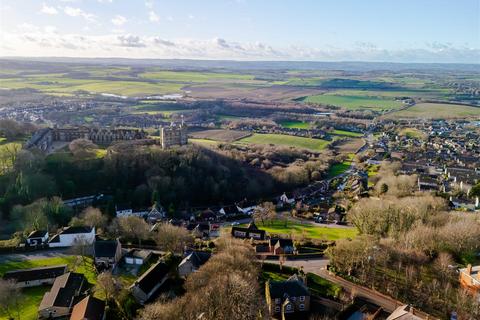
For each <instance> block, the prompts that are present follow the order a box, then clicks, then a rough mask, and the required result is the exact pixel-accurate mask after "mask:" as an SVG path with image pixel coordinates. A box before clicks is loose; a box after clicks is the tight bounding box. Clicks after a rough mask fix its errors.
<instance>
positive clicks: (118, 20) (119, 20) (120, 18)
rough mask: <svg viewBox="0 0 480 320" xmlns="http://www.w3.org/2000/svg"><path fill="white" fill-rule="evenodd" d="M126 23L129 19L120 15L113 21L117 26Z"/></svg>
mask: <svg viewBox="0 0 480 320" xmlns="http://www.w3.org/2000/svg"><path fill="white" fill-rule="evenodd" d="M125 22H127V18H125V17H124V16H121V15H118V14H117V15H116V16H115V17H114V18H113V19H112V23H113V24H114V25H116V26H122V25H124V24H125Z"/></svg>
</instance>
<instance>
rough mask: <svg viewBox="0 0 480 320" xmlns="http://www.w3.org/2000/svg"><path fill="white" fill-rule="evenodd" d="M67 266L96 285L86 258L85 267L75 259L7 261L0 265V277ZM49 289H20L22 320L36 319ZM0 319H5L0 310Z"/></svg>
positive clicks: (89, 259)
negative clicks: (7, 273)
mask: <svg viewBox="0 0 480 320" xmlns="http://www.w3.org/2000/svg"><path fill="white" fill-rule="evenodd" d="M62 264H66V265H68V268H69V270H71V271H74V272H78V273H83V274H84V275H85V277H86V278H87V280H88V282H89V283H91V284H95V283H96V275H95V271H94V270H95V268H94V266H93V259H92V258H88V257H87V258H86V260H85V265H84V264H83V263H80V264H79V263H77V261H76V257H74V256H65V257H54V258H46V259H30V260H23V261H9V262H6V263H2V264H0V276H3V274H5V272H7V271H11V270H17V269H29V268H37V267H46V266H55V265H62ZM49 289H50V287H49V286H40V287H33V288H25V289H22V298H21V300H20V302H19V306H18V309H19V310H20V315H21V318H20V319H22V320H34V319H37V310H38V306H39V305H40V302H41V301H42V298H43V295H44V294H45V292H46V291H48V290H49ZM0 319H7V316H6V314H5V313H3V311H2V310H0Z"/></svg>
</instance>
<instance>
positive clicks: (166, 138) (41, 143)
mask: <svg viewBox="0 0 480 320" xmlns="http://www.w3.org/2000/svg"><path fill="white" fill-rule="evenodd" d="M146 138H147V133H146V132H145V131H143V130H139V129H110V128H90V127H72V128H58V127H54V128H44V129H41V130H39V131H37V132H36V133H34V134H33V136H32V137H31V138H30V140H29V141H27V143H26V144H25V148H27V149H29V148H37V149H40V150H43V151H47V152H48V151H51V150H52V145H53V143H54V142H57V141H59V142H70V141H73V140H75V139H88V140H91V141H92V142H93V143H95V144H100V145H109V144H111V143H112V142H116V141H128V140H141V139H146ZM187 143H188V138H187V128H186V126H185V125H184V124H183V123H182V124H181V125H173V124H172V125H170V126H168V127H161V128H160V141H159V144H160V145H161V146H162V148H163V149H166V148H169V147H171V146H174V145H185V144H187Z"/></svg>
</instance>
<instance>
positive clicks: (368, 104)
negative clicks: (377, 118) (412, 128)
mask: <svg viewBox="0 0 480 320" xmlns="http://www.w3.org/2000/svg"><path fill="white" fill-rule="evenodd" d="M303 101H304V102H306V103H318V104H324V105H333V106H337V107H342V108H345V109H349V110H359V109H368V110H375V111H380V110H391V109H397V108H400V107H401V106H402V105H403V104H402V102H400V101H395V100H393V99H387V98H382V97H369V96H355V95H352V96H341V95H335V94H320V95H314V96H308V97H306V98H304V99H303Z"/></svg>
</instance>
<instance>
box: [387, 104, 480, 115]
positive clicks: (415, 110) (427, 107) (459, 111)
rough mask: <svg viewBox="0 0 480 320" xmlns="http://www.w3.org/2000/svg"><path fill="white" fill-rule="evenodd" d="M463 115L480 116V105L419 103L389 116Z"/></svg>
mask: <svg viewBox="0 0 480 320" xmlns="http://www.w3.org/2000/svg"><path fill="white" fill-rule="evenodd" d="M462 117H475V118H480V107H471V106H465V105H460V104H446V103H419V104H416V105H414V106H412V107H410V108H408V109H405V110H401V111H399V112H394V113H391V114H389V115H388V118H428V119H440V118H442V119H452V118H462Z"/></svg>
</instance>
